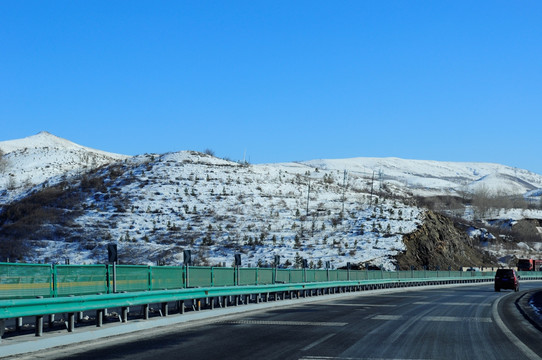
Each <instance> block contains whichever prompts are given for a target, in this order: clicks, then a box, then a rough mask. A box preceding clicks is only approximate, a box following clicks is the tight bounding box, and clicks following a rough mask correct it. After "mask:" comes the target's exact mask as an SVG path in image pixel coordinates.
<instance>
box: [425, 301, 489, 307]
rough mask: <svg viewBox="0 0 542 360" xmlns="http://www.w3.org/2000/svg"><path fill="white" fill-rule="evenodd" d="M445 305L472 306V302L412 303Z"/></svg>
mask: <svg viewBox="0 0 542 360" xmlns="http://www.w3.org/2000/svg"><path fill="white" fill-rule="evenodd" d="M431 304H435V305H446V306H472V305H473V304H472V303H468V302H430V301H417V302H415V303H414V305H431ZM476 306H491V304H476Z"/></svg>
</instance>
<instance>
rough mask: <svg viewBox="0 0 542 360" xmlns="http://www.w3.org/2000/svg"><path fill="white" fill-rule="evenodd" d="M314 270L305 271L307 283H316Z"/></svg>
mask: <svg viewBox="0 0 542 360" xmlns="http://www.w3.org/2000/svg"><path fill="white" fill-rule="evenodd" d="M315 271H316V270H314V269H305V281H306V282H315V281H316V280H315V276H316V275H315V273H314V272H315Z"/></svg>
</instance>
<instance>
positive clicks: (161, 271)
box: [150, 266, 185, 290]
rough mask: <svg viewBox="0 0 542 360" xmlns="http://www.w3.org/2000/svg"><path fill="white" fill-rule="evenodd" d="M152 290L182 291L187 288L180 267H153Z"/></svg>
mask: <svg viewBox="0 0 542 360" xmlns="http://www.w3.org/2000/svg"><path fill="white" fill-rule="evenodd" d="M150 270H151V286H152V290H165V289H182V288H184V287H185V284H184V276H183V268H182V267H180V266H151V269H150Z"/></svg>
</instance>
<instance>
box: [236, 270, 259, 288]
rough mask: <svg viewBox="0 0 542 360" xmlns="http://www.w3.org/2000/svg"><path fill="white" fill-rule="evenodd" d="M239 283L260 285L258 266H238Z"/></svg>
mask: <svg viewBox="0 0 542 360" xmlns="http://www.w3.org/2000/svg"><path fill="white" fill-rule="evenodd" d="M238 271H239V284H238V285H258V277H257V274H256V272H257V271H258V269H257V268H238Z"/></svg>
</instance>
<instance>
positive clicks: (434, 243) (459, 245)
mask: <svg viewBox="0 0 542 360" xmlns="http://www.w3.org/2000/svg"><path fill="white" fill-rule="evenodd" d="M403 242H404V243H405V246H406V248H407V250H406V251H405V252H404V253H403V254H400V255H398V256H397V264H398V265H399V267H400V269H401V270H407V269H410V267H411V266H414V267H415V268H416V269H423V267H424V266H427V268H428V269H431V270H434V269H435V268H436V267H437V266H438V267H440V269H442V270H447V269H448V268H449V267H450V266H451V268H452V270H458V269H459V268H461V267H471V266H472V267H492V266H497V259H496V258H492V257H490V256H489V255H487V253H485V252H482V251H480V250H479V249H477V248H476V247H474V244H473V243H472V240H471V239H470V238H469V237H468V236H467V235H466V234H465V232H464V231H461V230H460V229H459V228H457V227H456V226H455V225H454V223H453V222H452V220H450V219H449V218H447V217H446V216H444V215H441V214H438V213H434V212H432V211H427V212H426V215H425V220H424V223H423V225H422V226H421V227H420V228H419V229H418V230H417V231H415V232H413V233H411V234H408V235H405V236H404V238H403Z"/></svg>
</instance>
